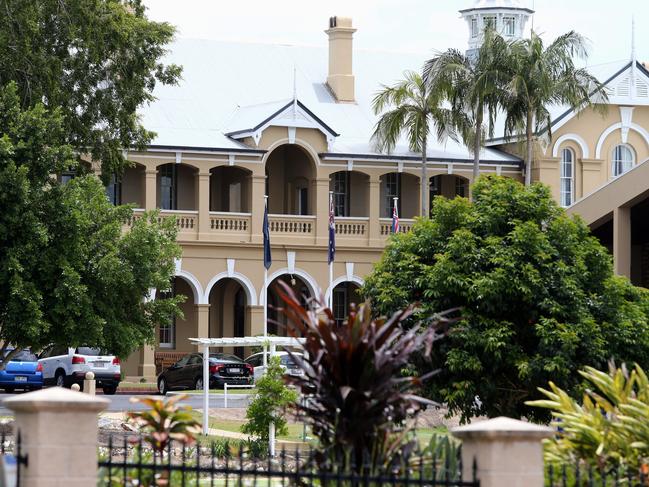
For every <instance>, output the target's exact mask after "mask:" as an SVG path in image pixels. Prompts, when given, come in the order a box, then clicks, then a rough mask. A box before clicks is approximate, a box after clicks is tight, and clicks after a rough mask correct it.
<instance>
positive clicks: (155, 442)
mask: <svg viewBox="0 0 649 487" xmlns="http://www.w3.org/2000/svg"><path fill="white" fill-rule="evenodd" d="M187 397H188V396H187V395H178V396H172V397H166V398H164V399H161V398H156V397H141V398H139V397H134V398H132V399H131V402H135V403H141V404H144V405H145V406H148V407H149V408H150V409H149V410H146V411H135V412H130V413H128V418H129V420H130V421H131V422H133V423H134V424H135V425H136V426H137V427H138V429H139V431H140V432H141V433H142V434H143V440H144V441H146V442H147V443H148V444H149V445H150V447H151V449H152V450H153V451H154V452H155V453H157V454H162V453H163V452H164V451H165V449H166V448H167V446H168V445H169V444H170V442H171V441H174V440H175V441H178V442H180V443H183V444H185V445H191V444H192V443H194V441H196V435H197V434H199V433H200V423H199V422H198V421H196V420H195V419H194V417H193V416H192V413H191V407H190V406H179V404H178V403H179V402H180V401H183V400H184V399H187Z"/></svg>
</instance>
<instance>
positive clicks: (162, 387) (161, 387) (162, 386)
mask: <svg viewBox="0 0 649 487" xmlns="http://www.w3.org/2000/svg"><path fill="white" fill-rule="evenodd" d="M168 390H169V389H168V388H167V381H166V380H165V379H160V380H159V381H158V392H159V393H160V395H162V396H166V395H167V391H168Z"/></svg>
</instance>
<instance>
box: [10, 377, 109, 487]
mask: <svg viewBox="0 0 649 487" xmlns="http://www.w3.org/2000/svg"><path fill="white" fill-rule="evenodd" d="M3 403H4V406H5V407H6V408H8V409H10V410H11V411H13V412H14V415H15V420H14V435H15V436H14V437H15V438H17V437H18V432H20V434H21V440H22V444H21V448H22V452H23V454H25V455H27V457H28V465H27V466H26V467H25V466H23V467H21V485H22V486H23V487H35V486H39V487H59V486H61V487H63V486H66V487H96V485H97V414H98V413H99V412H100V411H103V410H104V409H106V407H107V406H108V404H109V403H110V401H108V399H104V398H99V397H93V396H89V395H88V394H83V393H81V392H75V391H71V390H68V389H63V388H61V387H52V388H49V389H43V390H41V391H37V392H30V393H28V394H21V395H19V396H14V397H12V398H10V399H6V400H5V401H3Z"/></svg>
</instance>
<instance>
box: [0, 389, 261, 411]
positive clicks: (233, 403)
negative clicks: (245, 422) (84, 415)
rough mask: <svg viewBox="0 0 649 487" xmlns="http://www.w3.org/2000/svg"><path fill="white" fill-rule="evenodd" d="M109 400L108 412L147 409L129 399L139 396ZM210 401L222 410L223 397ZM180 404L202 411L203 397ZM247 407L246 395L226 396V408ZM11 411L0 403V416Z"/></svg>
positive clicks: (6, 397)
mask: <svg viewBox="0 0 649 487" xmlns="http://www.w3.org/2000/svg"><path fill="white" fill-rule="evenodd" d="M15 395H16V394H4V393H0V401H2V400H4V399H8V398H10V397H13V396H15ZM100 397H105V398H107V399H110V406H108V409H107V411H110V412H120V411H142V410H144V409H147V408H146V406H144V405H142V404H139V403H132V402H131V397H141V396H131V395H120V394H116V395H114V396H104V395H100ZM212 397H213V398H212V399H210V408H222V407H223V396H221V397H214V396H212ZM182 404H185V405H189V406H191V407H192V408H194V409H201V410H202V409H203V397H202V396H190V397H189V398H188V399H186V400H185V401H183V402H182ZM247 405H248V394H231V395H228V408H245V407H246V406H247ZM10 414H11V411H9V410H8V409H7V408H5V407H4V406H3V405H2V404H1V403H0V415H2V416H7V415H10Z"/></svg>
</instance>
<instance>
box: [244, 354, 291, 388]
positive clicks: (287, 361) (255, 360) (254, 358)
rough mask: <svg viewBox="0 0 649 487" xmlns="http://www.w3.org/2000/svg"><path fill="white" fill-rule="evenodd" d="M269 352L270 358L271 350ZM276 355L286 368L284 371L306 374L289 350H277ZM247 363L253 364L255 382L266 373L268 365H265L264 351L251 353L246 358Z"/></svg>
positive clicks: (289, 373)
mask: <svg viewBox="0 0 649 487" xmlns="http://www.w3.org/2000/svg"><path fill="white" fill-rule="evenodd" d="M266 353H267V354H268V358H270V352H266ZM293 355H299V356H300V357H301V356H302V354H301V353H297V352H296V353H293ZM275 356H277V357H279V359H280V362H281V365H282V367H283V368H284V371H285V373H286V374H288V375H304V371H303V370H302V369H301V368H300V366H299V365H298V364H296V363H295V362H294V361H293V359H292V358H291V356H290V355H289V354H288V352H275ZM244 362H245V363H247V364H249V365H252V367H253V369H254V371H255V372H254V378H255V382H256V381H257V379H259V378H260V377H261V376H262V375H264V373H265V372H266V367H265V366H264V352H259V353H255V354H253V355H251V356H250V357H248V358H247V359H246V360H244Z"/></svg>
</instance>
